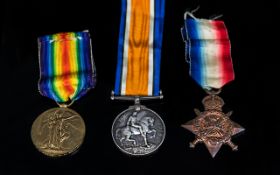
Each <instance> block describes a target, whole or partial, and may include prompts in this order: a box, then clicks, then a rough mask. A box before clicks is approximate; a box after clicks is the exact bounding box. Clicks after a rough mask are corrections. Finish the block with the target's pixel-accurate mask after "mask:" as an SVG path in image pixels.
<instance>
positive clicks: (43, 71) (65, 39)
mask: <svg viewBox="0 0 280 175" xmlns="http://www.w3.org/2000/svg"><path fill="white" fill-rule="evenodd" d="M38 44H39V62H40V79H39V82H38V87H39V92H40V93H41V94H42V95H44V96H46V97H49V98H51V99H53V100H55V101H56V102H59V103H62V102H67V101H69V100H72V101H74V100H77V99H79V98H80V97H82V96H83V95H85V94H86V92H87V91H88V90H89V89H91V88H94V86H95V84H96V78H95V77H96V76H95V65H94V62H93V57H92V53H91V40H90V35H89V32H88V31H83V32H67V33H58V34H53V35H46V36H42V37H39V38H38Z"/></svg>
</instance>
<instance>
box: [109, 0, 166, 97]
mask: <svg viewBox="0 0 280 175" xmlns="http://www.w3.org/2000/svg"><path fill="white" fill-rule="evenodd" d="M164 7H165V1H164V0H122V9H121V22H120V32H119V46H118V61H117V70H116V82H115V89H114V92H115V95H124V96H157V95H159V93H160V89H159V82H160V61H161V47H162V34H163V23H164Z"/></svg>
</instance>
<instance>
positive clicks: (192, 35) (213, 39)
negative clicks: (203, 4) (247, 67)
mask: <svg viewBox="0 0 280 175" xmlns="http://www.w3.org/2000/svg"><path fill="white" fill-rule="evenodd" d="M184 20H185V23H184V27H183V28H182V35H183V38H184V40H185V42H186V56H187V59H188V61H189V63H190V72H189V73H190V76H191V77H192V78H193V79H194V80H195V81H196V82H197V83H198V84H199V85H200V86H201V87H203V88H204V89H208V90H209V89H212V88H215V89H219V88H221V87H223V86H224V85H225V84H226V83H228V82H230V81H232V80H234V70H233V64H232V58H231V45H230V40H229V36H228V32H227V28H226V26H225V24H224V22H223V21H221V20H208V19H197V18H194V17H193V16H192V15H191V14H190V15H189V13H188V12H186V14H185V19H184Z"/></svg>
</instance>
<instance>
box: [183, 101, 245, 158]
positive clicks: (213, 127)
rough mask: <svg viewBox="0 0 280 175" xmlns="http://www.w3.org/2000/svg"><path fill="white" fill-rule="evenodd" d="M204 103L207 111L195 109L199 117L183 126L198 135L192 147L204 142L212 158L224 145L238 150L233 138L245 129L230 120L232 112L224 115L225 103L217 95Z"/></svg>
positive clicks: (191, 144)
mask: <svg viewBox="0 0 280 175" xmlns="http://www.w3.org/2000/svg"><path fill="white" fill-rule="evenodd" d="M202 103H203V105H204V107H205V111H204V112H200V111H199V110H198V109H195V110H194V111H195V113H196V115H197V117H196V118H195V119H193V120H191V121H189V122H187V123H186V124H183V125H182V127H184V128H186V129H188V130H190V131H191V132H192V133H194V134H195V135H196V139H195V140H194V141H193V142H191V143H190V147H191V148H194V147H195V145H196V144H197V143H199V142H203V143H204V144H205V145H206V147H207V149H208V150H209V152H210V154H211V155H212V157H215V155H216V154H217V152H218V151H219V149H220V148H221V146H222V145H223V144H227V145H229V146H230V147H231V148H232V149H233V150H237V148H238V146H237V145H235V144H234V143H232V141H231V136H233V135H235V134H238V133H240V132H242V131H244V128H243V127H241V126H240V125H239V124H237V123H235V122H233V121H231V120H230V119H229V117H230V116H231V114H232V111H230V112H228V113H226V114H225V113H223V112H222V106H223V105H224V101H223V99H222V98H220V97H219V96H216V95H208V96H206V97H205V98H204V99H203V101H202Z"/></svg>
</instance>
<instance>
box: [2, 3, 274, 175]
mask: <svg viewBox="0 0 280 175" xmlns="http://www.w3.org/2000/svg"><path fill="white" fill-rule="evenodd" d="M1 4H2V5H1V8H0V11H1V12H0V13H1V26H2V27H1V50H0V51H1V52H0V53H1V55H0V56H1V67H2V71H3V73H2V76H1V78H2V82H1V86H2V88H4V89H5V90H4V91H2V92H3V93H4V101H3V105H2V108H3V109H2V110H3V111H4V112H3V114H1V118H2V119H1V120H2V122H1V129H3V132H2V133H3V134H4V136H3V137H2V139H1V142H0V144H1V152H2V151H3V153H2V154H1V156H0V159H1V162H2V163H1V164H0V174H1V175H2V174H3V175H6V174H29V175H31V174H51V175H56V174H69V175H70V174H84V175H87V174H98V175H99V174H100V175H103V174H123V175H126V174H133V175H142V174H153V175H155V174H216V175H218V174H223V175H225V174H228V175H229V174H245V173H246V174H248V173H249V174H256V173H258V174H277V168H276V166H277V165H279V157H278V156H277V153H276V150H277V146H276V144H279V136H278V137H277V136H276V137H274V136H271V135H266V134H265V128H266V126H265V125H266V124H267V122H265V120H264V119H265V118H266V116H265V115H264V110H265V108H264V107H263V105H264V103H265V99H264V98H265V97H264V89H263V87H264V86H265V85H264V81H263V72H264V70H263V68H262V67H261V66H264V65H263V64H262V63H263V62H264V61H265V60H268V59H270V58H271V57H269V55H270V54H271V53H270V52H269V51H266V50H265V49H266V48H265V46H266V43H267V42H264V39H265V38H271V37H272V36H271V33H269V32H272V30H270V29H274V27H271V25H272V21H273V20H272V18H271V17H272V16H273V15H274V14H276V10H273V9H274V7H276V6H277V7H278V11H279V2H278V4H276V3H275V2H267V1H258V2H255V1H252V2H247V1H218V0H215V1H207V2H203V1H200V2H199V1H191V0H189V1H187V0H186V1H182V0H180V1H179V0H173V1H171V0H167V1H166V13H165V14H166V15H165V24H164V34H163V48H162V64H161V89H162V91H163V95H164V99H163V100H159V101H147V102H143V104H144V105H146V106H147V107H149V108H151V109H152V110H154V111H156V112H157V113H158V114H160V115H161V117H162V119H163V120H164V121H165V124H166V129H167V134H166V139H165V141H164V143H163V144H162V146H161V147H160V149H159V150H158V151H157V152H156V153H154V154H152V155H149V156H146V157H130V156H127V155H125V154H123V153H122V152H120V151H119V150H118V148H117V147H116V146H115V145H114V143H113V140H112V137H111V125H112V122H113V120H114V118H115V117H116V116H117V115H118V114H119V113H120V112H121V111H123V110H124V109H126V108H127V107H128V106H129V105H131V104H132V103H131V102H122V101H111V100H110V93H111V90H112V89H113V85H114V78H115V67H116V58H117V42H118V31H119V20H120V5H121V1H120V0H112V1H92V2H88V1H84V0H79V1H75V2H70V1H69V2H68V1H64V2H62V1H52V0H51V1H47V0H43V1H33V2H31V1H4V2H1ZM197 5H200V10H199V11H198V12H196V16H197V17H199V18H207V17H209V16H211V15H214V14H223V17H222V18H221V19H223V20H224V21H225V24H226V25H227V27H228V30H229V36H230V39H231V45H232V58H233V63H234V68H235V75H236V79H235V80H234V81H233V82H231V83H229V84H227V85H226V86H225V87H224V88H223V91H222V93H221V97H223V99H224V101H225V103H226V105H225V106H224V111H229V110H233V111H234V113H233V115H232V117H231V119H232V120H233V121H235V122H237V123H239V124H240V125H242V126H243V127H245V128H246V131H245V132H244V133H243V134H240V135H238V136H237V137H233V142H234V143H236V144H238V145H239V151H237V152H232V151H231V149H230V148H229V147H228V146H223V147H222V148H221V150H220V151H219V152H218V154H217V155H216V157H215V158H214V159H213V158H211V156H210V154H209V153H208V151H207V149H206V147H205V146H204V145H203V144H199V145H197V147H196V148H195V149H191V148H189V147H188V143H189V142H190V141H192V140H193V139H194V135H193V134H192V133H190V132H189V131H187V130H185V129H183V128H182V127H180V125H181V124H183V123H185V122H187V121H189V120H191V119H193V117H195V114H194V112H193V108H195V107H196V108H199V109H201V110H202V109H203V106H202V104H201V100H202V99H203V97H204V96H205V92H204V91H203V90H202V89H201V88H200V87H199V86H198V85H197V84H196V83H195V82H194V81H193V80H192V79H191V78H190V77H189V76H188V68H189V65H188V64H187V63H186V62H185V60H184V43H183V41H182V38H181V34H180V27H181V26H182V25H183V14H184V12H185V11H186V10H188V9H189V10H190V9H194V8H196V7H197ZM261 11H262V12H263V14H260V12H261ZM278 21H279V20H278ZM84 29H88V30H89V31H90V33H91V37H92V44H93V55H94V60H95V62H96V67H97V86H96V88H95V89H93V90H91V91H90V92H89V93H88V94H87V95H86V96H85V97H83V98H81V99H80V100H78V101H77V102H76V103H75V104H74V105H73V106H72V107H71V108H72V109H74V110H75V111H77V112H78V113H80V114H81V116H82V117H83V119H84V121H85V123H86V127H87V133H86V137H85V140H84V143H83V145H82V147H81V148H80V150H79V151H78V152H77V153H76V154H75V155H72V156H66V157H62V158H55V159H53V158H48V157H46V156H44V155H42V154H41V153H39V152H38V151H37V150H36V149H35V147H34V146H33V144H32V142H31V138H30V129H31V125H32V122H33V121H34V120H35V119H36V117H37V116H38V115H39V114H41V113H42V112H43V111H45V110H47V109H49V108H52V107H56V104H55V102H53V101H51V100H50V99H48V98H46V97H43V96H41V95H40V94H39V92H38V90H37V81H38V78H39V66H38V56H37V54H38V51H37V37H38V36H41V35H45V34H52V33H56V32H63V31H80V30H84ZM264 32H265V33H266V35H265V37H264V35H262V33H264ZM270 126H271V127H270V129H273V130H274V129H275V130H276V128H277V127H276V125H275V126H274V123H273V122H272V123H270ZM274 132H275V131H274ZM276 132H277V131H276ZM269 139H274V141H271V142H269ZM2 160H3V161H2ZM278 172H279V171H278Z"/></svg>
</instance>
